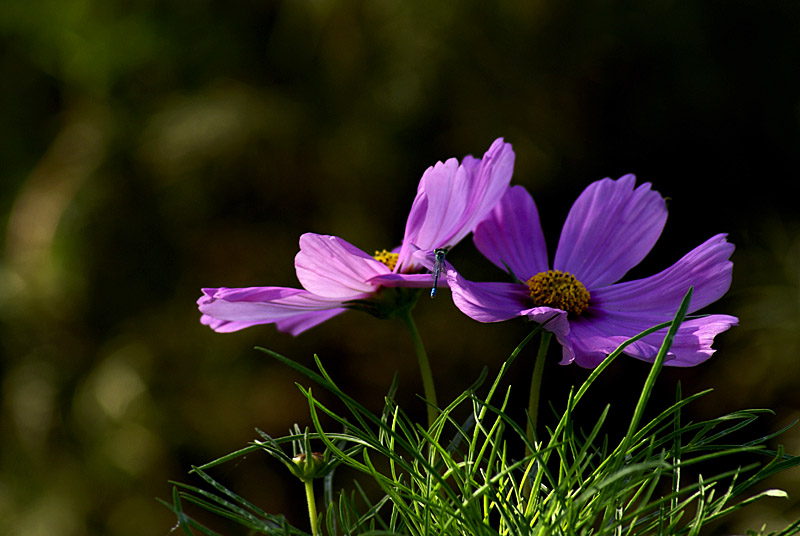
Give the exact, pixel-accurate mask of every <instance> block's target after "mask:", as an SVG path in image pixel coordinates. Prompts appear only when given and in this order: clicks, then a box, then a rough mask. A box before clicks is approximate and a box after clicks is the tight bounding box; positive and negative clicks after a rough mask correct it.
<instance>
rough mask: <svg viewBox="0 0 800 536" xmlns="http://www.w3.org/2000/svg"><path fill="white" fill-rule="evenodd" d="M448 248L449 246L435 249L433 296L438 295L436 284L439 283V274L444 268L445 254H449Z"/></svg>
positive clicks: (432, 272)
mask: <svg viewBox="0 0 800 536" xmlns="http://www.w3.org/2000/svg"><path fill="white" fill-rule="evenodd" d="M448 249H449V248H440V249H435V250H434V251H433V256H434V259H433V270H432V271H431V277H433V286H432V287H431V298H435V297H436V285H438V284H439V276H440V275H442V269H443V268H444V256H445V255H447V250H448Z"/></svg>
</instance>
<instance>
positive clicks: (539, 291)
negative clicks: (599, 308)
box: [527, 270, 590, 315]
mask: <svg viewBox="0 0 800 536" xmlns="http://www.w3.org/2000/svg"><path fill="white" fill-rule="evenodd" d="M527 285H528V288H529V289H530V291H531V298H532V299H533V303H534V305H536V306H546V307H554V308H556V309H561V310H562V311H566V312H567V313H571V314H575V315H579V314H581V313H582V312H583V311H584V310H585V309H586V307H588V305H589V297H590V296H589V291H588V290H586V287H585V286H583V283H581V282H580V281H578V280H577V279H575V276H574V275H572V274H570V273H569V272H562V271H560V270H548V271H546V272H541V273H538V274H536V275H535V276H533V277H531V278H530V279H528V281H527Z"/></svg>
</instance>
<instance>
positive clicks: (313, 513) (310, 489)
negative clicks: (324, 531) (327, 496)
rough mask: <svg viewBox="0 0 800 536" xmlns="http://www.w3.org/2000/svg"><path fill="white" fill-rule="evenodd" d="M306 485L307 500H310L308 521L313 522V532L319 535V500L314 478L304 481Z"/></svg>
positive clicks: (315, 535)
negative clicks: (316, 494)
mask: <svg viewBox="0 0 800 536" xmlns="http://www.w3.org/2000/svg"><path fill="white" fill-rule="evenodd" d="M304 484H305V486H306V502H308V522H309V523H311V534H313V536H319V529H317V501H316V500H315V499H314V479H313V478H309V479H307V480H305V481H304Z"/></svg>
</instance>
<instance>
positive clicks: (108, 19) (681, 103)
mask: <svg viewBox="0 0 800 536" xmlns="http://www.w3.org/2000/svg"><path fill="white" fill-rule="evenodd" d="M798 27H800V3H797V2H777V1H775V2H773V1H766V2H747V1H741V2H740V1H736V2H722V1H708V2H695V1H670V0H659V1H648V2H635V3H631V2H605V1H597V0H589V1H580V2H578V1H575V0H566V1H562V2H553V3H547V2H541V1H532V2H510V1H503V2H486V1H482V0H457V1H454V2H422V1H416V0H414V1H406V2H399V1H353V2H335V1H328V0H313V1H312V0H293V1H284V2H280V1H264V2H244V1H233V2H226V3H220V2H211V1H207V0H201V1H196V2H187V1H182V0H165V1H162V2H154V1H148V0H133V1H127V2H120V1H111V2H109V1H104V2H101V1H97V0H74V1H70V2H63V1H61V0H37V1H36V2H23V1H22V0H11V1H10V2H9V1H6V2H2V3H0V79H2V80H3V82H2V83H1V84H0V162H2V163H1V164H0V174H2V182H0V209H1V210H2V213H3V215H4V218H3V221H2V225H3V227H2V231H3V232H2V235H1V238H0V241H1V242H0V247H1V248H2V252H3V254H2V260H1V261H0V337H1V342H0V344H1V346H0V352H1V353H2V355H1V356H0V358H1V361H0V375H1V376H2V383H1V384H0V401H1V403H2V407H1V408H0V411H1V413H0V419H2V420H1V421H0V438H2V440H1V441H0V533H3V534H9V535H26V536H30V535H40V534H41V535H45V534H46V535H51V536H52V535H70V536H71V535H84V534H108V535H118V536H127V535H131V536H132V535H140V534H167V533H169V531H170V529H171V527H173V526H174V524H175V518H174V516H173V515H172V514H171V513H170V512H169V511H167V510H166V509H165V508H163V507H161V506H160V505H158V504H157V503H156V502H155V500H154V497H163V498H168V497H169V496H170V493H171V486H170V484H168V482H167V481H168V480H169V479H173V480H180V481H190V482H194V483H197V481H196V480H192V477H190V476H188V475H187V472H188V470H189V469H190V467H191V465H192V464H195V465H198V464H201V463H204V462H207V461H210V460H212V459H214V458H216V457H219V456H221V455H223V454H226V453H228V452H231V451H233V450H236V449H238V448H240V447H242V446H244V445H245V444H246V443H247V442H248V441H250V440H252V439H254V438H255V437H256V436H255V432H254V428H255V427H258V428H260V429H262V430H265V431H267V432H268V433H270V434H272V435H280V434H282V433H285V432H286V431H287V430H288V428H289V427H290V426H291V425H292V424H293V423H295V422H298V423H300V424H301V425H307V424H309V419H308V417H307V407H306V403H305V401H304V399H303V398H302V397H301V396H300V394H299V393H298V391H297V389H296V388H295V386H294V384H293V382H295V381H301V380H302V381H303V383H307V382H305V380H303V379H302V378H300V377H298V376H296V375H295V374H293V373H292V372H290V371H289V370H286V369H285V368H283V367H280V366H278V365H277V364H276V363H275V362H274V361H272V360H270V358H268V357H267V356H266V355H264V354H262V353H260V352H257V351H255V350H253V347H255V346H257V345H261V346H265V347H268V348H270V349H273V350H275V351H277V352H279V353H282V354H284V355H287V356H289V357H292V358H294V359H296V360H297V361H300V362H302V363H305V364H308V365H310V364H311V363H312V356H313V354H314V353H317V354H319V355H320V357H321V358H322V360H323V362H324V363H325V364H326V365H327V366H328V367H329V368H330V369H331V371H332V373H333V374H334V376H335V377H336V378H337V379H338V380H339V381H340V382H341V384H342V386H343V387H344V388H345V389H346V390H348V391H349V392H350V393H351V394H354V395H356V396H357V397H359V398H360V399H361V400H362V401H363V402H364V403H365V404H366V405H368V406H370V407H372V408H375V409H378V408H380V407H381V404H382V396H383V395H384V394H385V392H386V389H387V388H388V386H389V383H390V382H391V379H392V376H393V374H394V373H395V371H397V372H398V374H399V377H400V382H401V384H400V393H399V395H398V396H399V399H400V400H401V402H402V403H403V404H406V405H408V407H409V408H412V409H413V408H416V410H417V411H419V412H420V413H419V414H420V416H422V415H423V413H422V411H423V408H422V405H421V404H420V402H419V400H418V399H417V398H416V394H417V393H420V392H421V382H420V380H419V375H418V372H417V369H416V360H415V357H414V354H413V350H412V347H411V343H410V340H409V339H408V337H407V335H406V334H405V333H404V332H403V327H402V325H401V324H400V322H384V321H380V320H377V319H373V318H371V317H369V316H366V315H364V314H362V313H356V312H350V313H347V314H345V315H342V316H340V317H337V318H336V319H334V320H332V321H330V322H327V323H326V324H324V325H322V326H319V327H318V328H315V329H313V330H312V331H310V332H308V333H306V334H303V335H302V336H300V337H298V338H293V337H291V336H289V335H285V334H281V333H278V332H277V331H276V330H275V329H274V327H271V326H263V327H255V328H251V329H248V330H245V331H242V332H239V333H234V334H226V335H223V334H215V333H213V332H212V331H210V330H209V329H208V328H206V327H204V326H201V325H200V323H199V321H198V319H199V314H198V312H197V310H196V308H195V300H196V299H197V297H198V296H199V292H200V291H199V289H200V288H201V287H204V286H232V287H235V286H253V285H285V286H296V285H297V282H296V279H295V276H294V270H293V257H294V254H295V253H296V251H297V239H298V237H299V235H300V234H301V233H303V232H307V231H313V232H318V233H325V234H335V235H338V236H342V237H344V238H345V239H347V240H349V241H350V242H352V243H353V244H355V245H357V246H359V247H361V248H362V249H364V250H366V251H372V250H374V249H382V248H392V247H394V246H396V245H398V241H399V240H400V238H401V237H402V233H403V228H404V225H405V218H406V215H407V211H408V209H409V208H410V206H411V201H412V200H413V196H414V193H415V191H416V187H417V182H418V180H419V178H420V177H421V175H422V173H423V171H424V170H425V169H426V168H427V167H428V166H430V165H432V164H434V163H435V162H436V161H437V160H444V159H445V158H448V157H451V156H456V157H459V158H460V157H462V156H463V155H465V154H469V153H471V154H473V155H475V156H480V155H482V154H483V152H484V151H485V150H486V149H487V148H488V147H489V145H490V144H491V142H492V140H494V139H495V138H496V137H498V136H504V137H505V138H506V140H507V141H509V142H511V143H512V144H513V146H514V149H515V151H516V154H517V161H516V168H515V174H514V179H513V182H514V183H515V184H522V185H524V186H526V187H527V188H528V189H529V191H530V192H531V193H532V194H533V196H534V198H535V199H536V200H537V203H538V206H539V209H540V212H541V214H542V219H543V227H544V230H545V233H546V235H547V237H548V239H549V245H550V248H551V254H552V250H553V248H554V246H555V244H556V241H557V238H558V233H559V231H560V228H561V224H562V222H563V219H564V217H565V215H566V213H567V211H568V210H569V207H570V205H571V203H572V201H573V200H574V199H575V197H576V196H577V195H578V194H579V193H580V191H581V190H582V189H583V188H584V187H585V186H586V185H587V184H589V182H591V181H593V180H596V179H600V178H603V177H607V176H609V177H613V178H617V177H619V176H621V175H623V174H625V173H635V174H636V175H637V176H638V178H639V180H640V181H650V182H652V183H653V184H654V188H655V189H656V190H658V191H659V192H661V194H662V195H664V196H665V197H668V198H670V201H669V209H670V218H669V221H668V222H667V227H666V230H665V232H664V234H663V236H662V239H661V240H660V241H659V243H658V244H657V245H656V247H655V249H654V250H653V253H652V254H651V256H650V257H648V259H646V260H645V262H643V263H642V265H641V266H640V267H638V268H636V269H635V270H634V271H633V272H632V273H631V274H629V277H642V276H646V275H649V274H651V273H654V272H655V271H658V270H661V269H663V268H665V267H666V266H668V265H670V264H671V263H672V262H674V261H676V260H677V259H678V258H679V257H681V256H682V255H683V254H684V253H686V252H687V251H689V250H690V249H691V248H693V247H695V246H696V245H698V244H700V243H701V242H702V241H704V240H705V239H707V238H708V237H710V236H712V235H713V234H716V233H719V232H728V233H730V240H731V241H732V242H734V243H735V244H736V246H737V250H736V252H735V254H734V256H733V260H734V263H735V268H734V282H733V287H732V289H731V291H730V293H729V295H728V296H726V298H724V299H723V300H721V301H720V302H718V303H717V304H714V305H713V306H711V307H710V308H709V312H719V313H729V314H734V315H737V316H739V317H740V327H738V328H735V329H733V330H732V331H730V332H728V333H726V334H724V335H723V336H721V337H720V338H719V340H718V342H717V344H716V347H717V348H718V349H719V352H718V353H717V355H715V356H714V357H713V358H712V359H711V360H710V361H708V362H707V363H705V364H703V365H701V366H699V367H696V368H694V369H682V370H668V371H666V372H665V373H664V375H663V376H662V378H661V380H660V382H659V386H658V389H657V395H658V397H659V399H658V400H657V401H655V402H654V404H655V407H663V405H665V404H667V403H669V401H670V400H672V399H673V397H674V391H675V386H676V383H677V382H678V381H680V382H681V384H682V386H683V390H684V393H694V392H696V391H698V390H700V389H704V388H707V387H713V388H714V389H715V392H714V393H713V394H711V395H709V396H707V397H706V398H705V399H703V400H702V401H701V402H700V403H698V404H696V405H694V406H693V407H692V408H691V409H690V414H688V415H687V417H686V418H687V419H689V418H695V419H699V418H703V417H711V416H718V415H721V414H722V413H723V412H726V411H732V410H736V409H742V408H750V407H767V408H771V409H773V410H775V412H776V415H775V417H774V418H772V419H766V420H764V422H763V423H761V424H759V425H758V426H757V427H756V428H755V431H754V432H753V433H752V435H751V436H749V437H754V436H756V435H757V434H758V433H762V434H766V433H767V432H769V431H771V430H776V429H778V428H779V427H781V426H783V425H785V424H787V423H789V422H790V421H792V420H793V419H795V418H797V417H798V415H800V412H799V411H798V408H800V394H798V392H800V390H798V389H797V385H798V381H800V366H798V346H799V345H800V325H799V323H800V311H799V309H800V291H799V290H798V286H800V234H798V229H800V221H799V220H798V213H797V195H796V194H797V179H798V175H797V170H798V169H800V166H799V165H798V164H800V76H799V75H798V69H797V66H798V65H800V39H798V33H797V28H798ZM450 259H451V260H452V262H453V263H455V264H456V266H458V267H459V268H460V269H462V270H463V271H464V272H465V274H466V275H467V276H468V277H470V278H472V279H490V278H497V277H499V276H500V273H499V272H498V271H497V270H496V269H494V268H493V267H491V266H490V265H489V263H488V262H486V261H484V260H482V259H481V258H480V257H479V255H477V254H476V253H475V252H474V248H473V247H472V245H471V243H470V241H469V240H467V241H465V242H463V243H462V245H461V246H459V248H457V249H456V250H455V251H453V252H452V254H451V255H450ZM416 313H417V315H416V319H417V323H418V325H419V327H420V331H421V333H422V336H423V338H424V339H425V341H426V344H427V346H428V352H429V356H430V358H431V361H432V366H433V370H434V374H435V376H436V379H437V382H438V389H439V391H440V393H439V396H440V400H444V401H447V400H449V399H451V398H452V397H453V396H455V395H456V394H458V393H460V392H461V391H462V390H463V389H464V388H466V387H467V386H468V385H469V384H470V383H472V381H473V380H474V379H475V378H476V377H477V376H478V374H479V373H480V370H481V368H482V367H483V366H488V367H489V371H490V374H493V373H494V372H495V371H496V370H497V368H498V367H499V365H500V363H501V362H502V361H503V360H504V359H505V357H507V356H508V354H509V353H510V352H511V350H512V349H513V348H514V347H515V346H516V345H517V343H518V342H519V341H521V340H522V338H523V337H524V336H525V335H526V334H527V332H528V330H529V328H530V326H528V325H526V324H525V323H524V322H522V321H519V322H508V323H503V324H498V325H479V324H477V323H475V322H473V321H471V320H470V319H468V318H467V317H465V316H463V315H462V314H461V313H459V312H458V311H457V310H456V309H455V308H454V307H453V305H452V302H451V301H450V299H449V292H447V291H444V290H443V291H442V292H441V293H440V295H439V297H438V298H437V299H436V300H433V301H431V300H424V301H422V302H421V303H420V304H419V305H418V306H417V310H416ZM534 352H535V349H534V348H529V349H528V351H527V353H526V354H525V355H523V357H522V358H521V359H520V360H519V362H518V363H517V364H516V365H515V367H516V368H515V369H514V377H515V378H520V380H519V382H518V383H519V385H517V384H516V383H515V384H514V385H513V389H514V391H513V392H514V393H515V396H516V397H517V401H518V407H520V408H521V407H523V406H524V404H525V400H526V398H525V397H526V396H527V393H526V389H527V379H528V378H529V377H530V369H531V367H532V359H533V355H534ZM556 362H557V356H556V355H555V353H554V354H553V355H551V362H550V365H549V367H548V368H547V369H546V371H545V383H544V385H545V387H544V392H543V395H542V397H543V399H544V400H550V401H552V402H553V404H554V405H556V407H562V405H563V401H564V400H565V398H566V394H567V389H568V388H569V386H570V385H574V384H577V383H580V382H581V381H582V380H583V379H584V378H585V377H586V375H587V371H585V370H582V369H579V368H577V367H574V366H573V367H560V366H558V365H557V363H556ZM646 373H647V366H646V364H644V363H640V362H635V361H634V360H631V359H620V360H618V362H617V363H615V364H614V365H613V367H612V368H611V370H609V371H607V373H605V374H604V375H603V377H601V381H600V385H599V386H598V388H597V389H595V394H594V398H593V401H594V404H598V405H599V404H604V403H606V402H607V401H611V402H612V415H617V416H618V417H617V418H618V419H620V422H621V423H624V419H627V418H629V415H630V412H631V411H632V407H633V403H634V402H635V399H636V397H637V395H638V392H639V389H640V387H641V384H642V381H643V379H644V377H645V376H646ZM321 396H324V395H322V394H321ZM659 404H660V405H661V406H659ZM615 412H617V413H615ZM587 418H588V416H587ZM545 420H546V418H545ZM587 422H588V423H589V424H588V426H591V421H587ZM609 426H610V430H609V432H610V433H613V432H614V426H615V425H614V424H613V423H612V424H610V425H609ZM619 426H620V427H621V426H622V424H620V425H619ZM780 442H781V443H783V444H785V445H786V446H787V449H788V450H789V452H793V453H800V431H798V430H797V429H793V430H791V431H790V432H788V433H787V434H785V435H784V436H782V439H781V441H780ZM773 446H774V444H773ZM215 475H216V476H219V477H220V478H221V479H222V480H223V481H225V482H226V483H227V484H230V485H232V486H234V487H235V489H236V490H237V491H239V493H241V494H242V495H245V496H246V497H248V498H249V499H251V500H252V501H254V502H256V503H258V504H259V505H261V506H262V507H264V508H265V509H267V510H268V511H272V512H287V513H288V515H289V516H290V518H291V519H292V520H294V521H295V522H296V523H298V524H299V525H300V526H301V527H304V526H305V521H304V519H303V517H302V511H303V492H302V488H301V485H300V483H299V482H297V481H293V480H292V477H290V476H289V475H287V474H285V470H283V469H282V468H281V467H280V466H279V465H278V464H277V463H276V462H273V461H270V460H268V459H267V458H266V456H250V457H248V458H247V459H245V460H243V461H241V462H240V463H239V464H232V465H231V466H230V467H227V468H224V469H223V470H222V471H220V472H219V473H215ZM797 479H798V474H797V472H796V471H795V472H794V473H791V474H789V475H788V476H786V477H784V478H783V479H777V480H776V481H775V482H774V483H773V485H774V486H776V487H784V488H787V489H789V491H790V492H791V493H792V499H791V500H789V501H786V500H778V499H772V500H770V501H768V502H764V503H760V504H759V505H757V506H755V507H753V508H751V509H749V510H746V511H745V513H746V515H743V516H739V517H737V518H736V519H735V520H732V521H730V522H727V523H725V524H722V525H719V526H718V527H717V529H716V530H718V533H720V534H731V533H734V532H737V533H742V532H743V531H744V529H745V528H755V529H757V528H758V527H760V526H761V525H762V523H767V524H768V527H772V528H777V527H778V526H783V525H785V524H786V523H787V522H788V521H790V520H794V519H796V518H797V517H798V515H800V509H799V508H798V502H797V500H798V497H800V486H798V485H797V483H796V482H793V481H792V480H795V481H796V480H797ZM340 484H341V485H342V486H346V485H347V484H348V482H346V481H342V482H341V483H340ZM219 529H220V530H224V531H230V530H231V529H230V528H229V527H225V526H224V525H220V526H219ZM226 533H235V532H226Z"/></svg>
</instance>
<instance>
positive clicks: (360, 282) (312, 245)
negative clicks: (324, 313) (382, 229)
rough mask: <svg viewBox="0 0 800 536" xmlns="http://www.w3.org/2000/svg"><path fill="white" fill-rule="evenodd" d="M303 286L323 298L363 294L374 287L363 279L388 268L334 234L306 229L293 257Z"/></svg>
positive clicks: (369, 291) (371, 291) (339, 298)
mask: <svg viewBox="0 0 800 536" xmlns="http://www.w3.org/2000/svg"><path fill="white" fill-rule="evenodd" d="M294 265H295V269H296V271H297V279H299V280H300V284H302V285H303V288H305V289H306V290H308V291H310V292H312V293H313V294H316V295H317V296H320V297H323V298H332V299H337V300H341V301H347V300H354V299H360V298H364V297H366V296H367V295H369V294H371V293H373V292H375V290H376V287H375V286H374V285H371V284H369V283H368V282H367V281H368V280H369V279H370V278H372V277H374V276H376V275H379V274H388V273H390V270H389V268H387V267H386V265H385V264H383V263H382V262H380V261H377V260H375V259H374V258H372V257H371V256H370V255H368V254H367V253H364V252H363V251H361V250H360V249H358V248H357V247H355V246H354V245H352V244H350V243H349V242H347V241H346V240H343V239H341V238H339V237H338V236H330V235H318V234H314V233H306V234H304V235H302V236H301V237H300V252H299V253H298V254H297V256H296V257H295V259H294Z"/></svg>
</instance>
